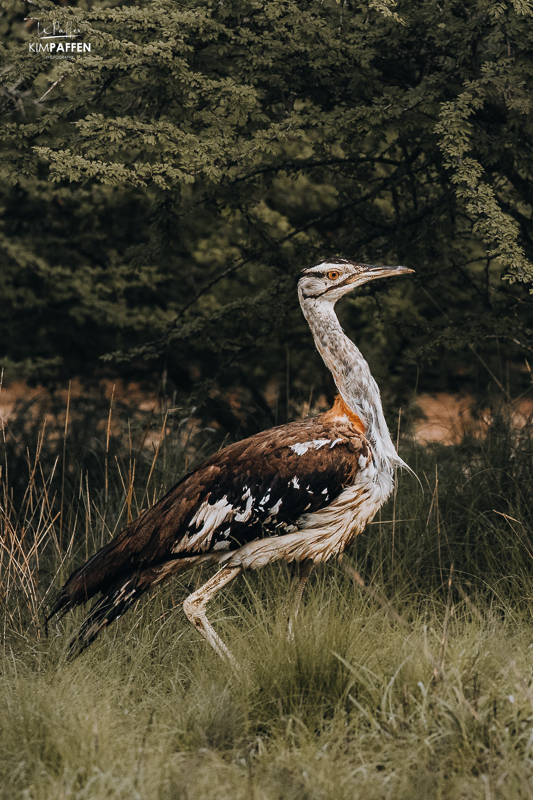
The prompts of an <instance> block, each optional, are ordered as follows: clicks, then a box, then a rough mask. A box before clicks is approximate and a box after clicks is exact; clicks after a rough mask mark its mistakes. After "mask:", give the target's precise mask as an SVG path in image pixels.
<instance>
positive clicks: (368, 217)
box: [0, 0, 533, 408]
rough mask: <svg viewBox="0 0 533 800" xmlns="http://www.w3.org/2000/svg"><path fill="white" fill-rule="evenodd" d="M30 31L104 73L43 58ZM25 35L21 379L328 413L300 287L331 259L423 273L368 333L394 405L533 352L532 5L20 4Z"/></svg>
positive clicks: (9, 291)
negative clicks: (60, 39)
mask: <svg viewBox="0 0 533 800" xmlns="http://www.w3.org/2000/svg"><path fill="white" fill-rule="evenodd" d="M30 16H31V17H35V18H38V19H39V25H40V29H42V28H43V27H46V25H51V24H52V23H53V21H56V22H58V23H59V24H61V25H62V26H63V27H65V26H66V25H67V24H68V23H71V24H72V23H73V22H75V24H76V26H77V27H78V28H79V29H80V30H81V31H82V37H83V41H85V42H90V43H91V52H90V53H83V54H79V55H78V54H77V55H76V56H75V57H74V58H72V59H70V60H67V59H50V58H46V56H45V55H43V54H36V53H30V52H29V44H30V43H31V42H36V41H38V39H37V27H36V23H31V22H24V18H25V17H30ZM2 28H3V51H2V57H3V67H2V70H3V77H4V93H3V101H2V102H3V112H4V124H3V128H2V152H3V158H2V164H1V171H2V178H3V180H2V188H1V189H0V192H1V194H2V200H1V205H2V211H1V227H0V249H1V250H2V254H3V261H4V266H3V268H2V272H1V274H0V281H1V284H2V286H1V295H2V298H3V301H2V312H1V319H0V334H1V336H0V339H1V342H2V344H1V346H0V356H1V357H2V360H3V363H4V364H5V365H7V366H8V367H10V368H11V370H12V372H11V374H16V372H17V370H18V371H19V372H20V371H21V370H26V371H27V372H28V371H29V372H30V373H32V374H34V375H36V376H40V377H42V376H43V375H46V374H48V375H56V376H63V375H70V374H72V373H73V372H77V373H80V372H84V371H85V372H87V373H94V372H95V371H97V370H98V369H99V368H100V369H101V366H100V367H98V365H99V364H101V363H102V362H101V359H100V357H102V356H104V357H106V358H108V359H109V358H113V359H114V363H115V364H116V363H117V362H118V363H119V364H120V363H121V364H122V365H123V366H122V367H121V368H122V369H130V368H131V366H128V365H131V364H132V363H133V364H135V365H136V366H138V365H139V364H141V363H146V364H148V365H151V368H152V367H153V368H154V369H157V370H166V372H167V374H168V375H169V377H170V378H171V379H172V381H173V383H174V385H175V386H176V387H177V388H178V390H179V391H181V392H182V393H183V395H187V396H191V393H193V394H194V392H195V390H197V391H196V394H197V395H198V396H202V397H204V398H205V397H207V396H208V395H209V392H208V391H207V389H210V390H211V395H212V394H213V392H214V391H215V390H216V389H223V390H224V391H226V392H227V391H228V390H232V389H234V388H235V387H240V388H242V387H245V388H246V390H247V392H248V399H252V400H253V402H254V403H256V404H257V405H259V406H263V407H265V408H266V405H267V404H266V402H265V397H266V395H267V391H268V388H269V386H270V387H272V386H273V385H276V386H280V385H283V384H284V382H285V381H286V380H287V375H289V380H290V382H291V392H293V393H294V392H296V393H298V392H299V393H300V396H301V397H304V395H307V396H308V394H309V391H310V388H311V387H314V388H315V389H316V390H318V389H320V388H321V383H320V379H319V378H317V374H316V367H317V365H318V357H316V356H313V355H312V342H311V340H310V337H309V335H308V333H307V330H306V327H305V323H304V322H303V320H302V319H301V317H300V316H299V314H298V313H297V312H296V300H295V275H296V274H297V272H298V271H299V270H300V269H302V268H303V267H305V266H307V265H309V264H311V263H314V262H315V261H316V260H317V259H318V258H321V257H323V256H326V255H328V254H329V255H331V254H340V255H344V256H350V257H356V258H361V259H364V260H369V261H372V262H387V263H404V264H407V265H409V266H411V267H413V268H414V269H415V270H416V273H417V276H416V279H415V281H414V282H413V281H411V282H410V283H409V282H407V281H404V282H403V283H400V282H390V283H387V282H376V283H373V284H370V285H369V286H368V287H367V288H366V289H364V290H363V291H362V292H360V294H359V295H358V296H357V297H353V298H352V299H351V301H349V302H347V303H346V304H345V308H344V311H343V315H344V317H343V318H344V323H345V325H347V326H348V327H349V330H350V332H351V333H352V334H354V335H355V336H356V338H358V340H359V341H362V342H363V347H364V348H365V352H367V353H368V354H369V358H370V361H371V366H372V367H373V369H374V370H375V372H376V373H377V374H378V378H380V377H381V379H382V383H384V388H385V390H386V393H387V392H388V393H389V394H393V393H395V392H403V391H405V388H406V386H407V385H410V387H411V388H412V386H413V384H414V381H415V369H414V366H413V367H412V368H409V367H408V365H409V364H412V365H413V364H417V363H418V364H422V362H423V361H424V359H425V360H426V361H427V360H428V359H431V358H434V357H435V356H436V355H441V356H442V353H443V348H446V349H447V350H448V351H454V350H455V351H457V350H458V351H460V352H461V353H462V355H461V358H462V359H463V361H464V362H465V363H467V364H468V363H474V362H473V361H472V360H473V359H474V355H473V353H474V354H475V355H476V356H477V357H479V358H480V359H481V360H482V362H483V363H485V364H487V363H489V364H491V365H492V366H490V368H489V369H490V371H492V372H493V373H494V369H495V367H494V363H493V362H494V354H495V353H496V352H497V344H498V343H499V345H500V346H501V348H502V350H501V352H502V353H503V356H504V357H505V358H514V359H515V360H516V358H517V356H518V354H520V353H521V354H522V355H523V354H526V355H530V354H531V353H532V352H533V324H532V322H531V298H530V295H529V285H530V284H531V283H532V282H533V223H532V219H531V216H532V206H533V198H532V190H531V186H532V185H533V184H532V177H533V147H532V144H533V142H532V134H533V129H532V114H531V103H532V101H531V97H532V72H533V59H532V56H531V53H532V52H533V3H531V2H530V1H529V0H508V1H506V2H501V3H493V2H488V0H466V2H464V1H463V0H461V2H459V0H439V2H437V0H429V1H428V0H425V1H424V2H420V0H419V1H418V2H407V1H406V0H399V2H398V3H397V4H394V3H393V2H392V0H370V1H369V0H361V1H360V2H356V0H343V1H342V2H337V1H336V0H321V2H318V1H317V0H314V1H311V0H308V1H307V2H293V0H268V1H266V0H261V1H260V0H222V2H213V1H212V0H204V2H191V1H190V0H182V2H180V3H179V4H178V3H176V2H174V0H149V1H148V0H141V2H139V3H138V4H137V5H131V4H128V3H125V4H122V5H114V4H109V3H91V4H85V3H81V2H80V3H79V4H78V5H77V6H76V7H64V6H56V5H55V4H53V3H51V2H46V0H42V1H41V0H38V2H32V3H31V4H28V5H25V4H24V3H22V2H19V0H16V1H15V2H13V3H12V5H11V6H9V7H8V10H6V11H5V12H4V14H3V17H2ZM467 345H469V346H470V349H469V350H466V351H465V349H464V348H465V347H466V346H467ZM438 366H439V369H442V368H443V367H444V368H445V369H444V373H445V374H447V375H448V376H449V375H450V374H451V373H452V372H453V369H454V361H453V357H450V356H448V357H446V358H444V359H442V358H441V361H440V363H439V365H438ZM406 367H407V369H406ZM423 374H425V375H426V383H427V385H428V386H429V385H430V383H431V380H433V381H435V380H436V375H437V368H436V367H434V368H424V373H423ZM406 376H407V377H406ZM385 377H386V378H387V379H386V380H384V379H385ZM433 385H435V383H433ZM306 399H307V397H306Z"/></svg>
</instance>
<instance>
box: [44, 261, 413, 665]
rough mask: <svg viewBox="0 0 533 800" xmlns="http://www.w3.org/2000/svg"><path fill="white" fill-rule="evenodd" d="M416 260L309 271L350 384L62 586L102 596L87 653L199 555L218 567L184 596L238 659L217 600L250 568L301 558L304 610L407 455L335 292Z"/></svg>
mask: <svg viewBox="0 0 533 800" xmlns="http://www.w3.org/2000/svg"><path fill="white" fill-rule="evenodd" d="M410 272H414V270H412V269H410V268H408V267H404V266H395V267H389V266H378V265H372V264H362V263H359V262H358V261H353V260H350V259H346V258H339V257H329V258H326V259H325V260H323V261H321V262H320V263H318V264H316V265H315V266H312V267H308V268H306V269H304V270H303V271H302V272H301V273H300V277H299V280H298V297H299V301H300V306H301V309H302V312H303V315H304V317H305V319H306V320H307V323H308V324H309V327H310V329H311V333H312V335H313V338H314V341H315V345H316V348H317V350H318V352H319V354H320V355H321V357H322V359H323V361H324V363H325V365H326V366H327V367H328V369H329V370H330V372H331V374H332V376H333V380H334V382H335V384H336V387H337V391H338V394H337V396H336V397H335V401H334V403H333V405H332V407H331V408H330V409H329V410H328V411H326V412H324V413H322V414H319V415H318V416H315V417H312V418H306V419H302V420H299V421H296V422H291V423H288V424H285V425H280V426H278V427H274V428H270V429H268V430H265V431H262V432H260V433H256V434H255V435H253V436H250V437H249V438H247V439H244V440H242V441H239V442H236V443H234V444H231V445H229V446H227V447H225V448H223V449H222V450H220V451H219V452H217V453H215V454H214V455H212V456H211V457H209V458H207V460H206V461H204V462H203V463H202V464H200V466H198V467H197V468H196V469H194V470H192V471H191V472H189V473H188V474H187V475H185V477H183V478H182V479H181V480H180V481H179V482H178V483H177V484H176V485H175V486H174V487H173V488H172V489H170V491H169V492H168V493H167V494H166V495H165V496H164V497H163V498H162V499H161V500H159V501H158V502H157V503H155V505H153V506H152V507H151V508H150V509H148V510H147V511H145V512H144V513H142V514H141V515H140V516H139V517H138V518H137V519H136V520H134V521H133V522H131V523H130V524H129V525H127V527H126V528H124V529H123V530H122V531H121V532H120V533H119V534H118V535H117V536H116V537H115V538H114V539H112V540H111V541H110V542H109V543H107V544H106V545H105V546H103V547H102V548H101V549H100V550H99V551H98V552H97V553H96V554H95V555H93V556H92V557H91V558H89V559H88V560H87V561H86V562H85V563H84V564H83V565H82V566H81V567H79V568H78V569H77V570H75V571H74V572H73V573H72V574H71V575H70V577H69V578H68V580H67V581H66V582H65V584H64V586H63V587H62V588H61V589H60V590H59V592H58V593H57V595H56V597H55V598H54V601H53V603H52V607H51V610H50V612H49V614H48V615H47V617H46V624H48V622H49V621H50V619H51V618H52V617H54V616H55V615H56V614H58V615H60V617H62V616H63V615H64V614H66V613H67V611H68V610H69V609H71V608H73V607H75V606H78V605H82V604H85V603H87V602H88V601H90V600H93V599H94V603H93V605H92V607H91V608H90V611H89V613H88V615H87V616H86V618H85V620H84V622H83V623H82V625H81V627H80V628H79V630H78V632H77V633H76V634H75V636H74V638H73V639H72V640H71V642H70V651H69V652H70V654H71V656H75V655H79V653H81V652H82V651H83V650H85V648H86V647H88V646H89V645H90V644H91V642H93V641H94V640H95V639H96V637H97V636H98V634H99V633H100V631H101V630H102V629H104V628H106V627H107V626H108V625H110V624H111V623H112V622H114V621H115V620H117V619H118V618H119V617H121V616H122V615H123V614H124V613H125V612H126V611H127V610H128V609H129V608H130V607H131V606H132V605H133V604H134V603H135V602H136V601H137V600H138V599H139V598H140V597H141V596H142V595H144V594H145V593H146V592H148V591H150V590H153V589H155V588H156V587H158V586H160V585H161V584H162V583H163V582H165V581H167V580H168V579H169V578H170V577H171V576H173V575H176V574H178V573H180V572H182V571H184V570H190V569H192V568H194V567H199V566H202V567H207V566H209V567H218V571H216V572H215V574H214V575H213V576H212V577H211V578H210V579H209V580H207V581H206V582H205V583H204V584H203V585H202V586H200V588H198V589H197V590H196V591H194V592H192V594H190V595H189V596H188V597H187V598H186V599H185V600H184V601H183V610H184V612H185V614H186V616H187V617H188V619H189V620H190V622H191V623H192V624H193V625H194V627H195V628H196V629H197V630H198V631H199V632H200V633H201V634H202V635H203V636H204V637H205V639H206V640H207V641H208V643H209V644H210V645H211V646H212V648H213V649H214V650H215V652H216V653H218V655H219V656H221V657H222V658H223V659H227V660H229V661H230V662H231V663H232V664H234V663H235V660H234V658H233V655H232V653H231V652H230V650H229V649H228V647H227V646H226V644H225V643H224V642H223V641H222V639H221V638H220V636H219V635H218V634H217V632H216V631H215V630H214V628H213V627H212V626H211V624H210V623H209V621H208V619H207V615H206V606H207V604H208V602H209V601H210V600H211V599H212V598H213V597H214V596H215V595H216V594H217V592H219V591H220V590H221V589H222V588H223V587H224V586H227V585H228V584H229V583H230V582H231V581H233V580H234V579H235V578H236V577H237V576H238V575H240V574H241V573H242V572H243V571H245V570H254V569H259V568H261V567H264V566H265V565H267V564H270V563H272V562H276V561H284V562H287V563H288V564H291V565H293V567H296V573H297V574H296V576H295V580H297V586H296V591H295V598H294V608H293V613H292V617H291V622H290V625H292V620H294V619H296V615H297V614H298V609H299V606H300V601H301V597H302V593H303V589H304V587H305V585H306V582H307V580H308V578H309V575H310V574H311V572H312V570H313V569H314V568H315V567H316V566H317V565H319V564H321V563H323V562H325V561H327V560H328V559H330V558H332V557H338V558H340V557H341V556H342V554H343V552H344V550H345V549H346V547H347V546H348V545H349V544H350V543H351V542H352V541H353V540H354V538H355V537H356V536H357V535H358V534H360V533H361V532H362V531H363V530H364V529H365V528H366V526H367V525H368V523H369V522H371V520H372V519H373V517H374V516H375V514H376V513H377V511H378V510H379V509H380V507H381V506H382V505H383V503H384V502H385V501H386V499H387V498H388V497H389V495H390V494H391V492H392V489H393V484H394V472H395V468H397V467H404V468H407V469H408V470H409V471H411V470H410V468H409V467H408V465H407V464H405V462H404V461H403V460H402V459H401V458H400V457H399V455H398V454H397V452H396V449H395V447H394V444H393V442H392V439H391V436H390V433H389V430H388V428H387V423H386V421H385V417H384V414H383V408H382V404H381V398H380V392H379V388H378V385H377V383H376V381H375V380H374V378H373V376H372V374H371V372H370V368H369V365H368V363H367V362H366V360H365V359H364V357H363V355H362V353H361V352H360V350H359V349H358V348H357V347H356V345H355V344H354V343H353V342H352V341H351V339H349V338H348V336H347V335H346V334H345V333H344V331H343V329H342V327H341V325H340V323H339V321H338V318H337V315H336V313H335V304H336V302H337V301H338V300H340V298H342V297H343V296H344V295H346V294H348V293H349V292H351V291H352V290H353V289H355V288H356V287H358V286H361V285H363V284H365V283H367V282H368V281H373V280H376V279H379V278H384V277H391V276H397V275H402V274H405V273H410Z"/></svg>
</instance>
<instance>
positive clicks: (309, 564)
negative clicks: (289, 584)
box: [287, 559, 315, 640]
mask: <svg viewBox="0 0 533 800" xmlns="http://www.w3.org/2000/svg"><path fill="white" fill-rule="evenodd" d="M314 568H315V565H314V562H313V561H311V559H308V560H307V561H303V562H300V563H299V564H298V565H297V567H296V573H295V575H294V578H293V586H294V584H295V583H296V581H298V585H297V587H296V593H295V595H294V599H293V601H292V610H291V613H290V615H289V628H288V631H287V638H288V639H289V640H291V639H292V638H293V637H294V633H293V624H294V622H295V620H296V617H297V616H298V611H299V610H300V603H301V600H302V595H303V593H304V589H305V585H306V583H307V581H308V580H309V576H310V574H311V573H312V571H313V569H314Z"/></svg>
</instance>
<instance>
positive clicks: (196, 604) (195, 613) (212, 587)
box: [183, 567, 242, 667]
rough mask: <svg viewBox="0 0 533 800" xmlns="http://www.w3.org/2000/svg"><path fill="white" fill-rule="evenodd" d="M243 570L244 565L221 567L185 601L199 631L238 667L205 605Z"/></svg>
mask: <svg viewBox="0 0 533 800" xmlns="http://www.w3.org/2000/svg"><path fill="white" fill-rule="evenodd" d="M241 572H242V567H234V568H232V569H221V570H220V571H219V572H217V574H216V575H213V577H212V578H211V579H210V580H208V581H207V583H204V585H203V586H200V588H199V589H197V590H196V591H195V592H193V593H192V594H190V595H189V596H188V597H187V598H186V599H185V600H184V601H183V610H184V611H185V614H186V615H187V618H188V619H189V621H190V622H192V624H193V625H194V627H195V628H196V630H197V631H200V633H201V634H202V636H205V638H206V639H207V641H208V642H209V644H210V645H211V647H212V648H213V650H214V651H215V652H216V653H218V655H219V656H220V657H221V658H225V659H227V660H228V661H229V662H230V664H231V665H232V667H236V666H237V663H236V661H235V659H234V657H233V655H232V654H231V653H230V651H229V650H228V648H227V647H226V645H225V644H224V642H223V641H222V639H221V638H220V636H219V635H218V634H217V633H216V632H215V630H214V629H213V628H212V627H211V625H210V624H209V622H208V620H207V616H206V613H205V607H206V605H207V604H208V602H209V601H210V600H211V598H213V597H214V596H215V595H216V593H217V592H218V591H219V589H222V587H223V586H225V585H226V584H227V583H229V582H230V581H232V580H233V579H234V578H236V577H237V575H239V574H240V573H241Z"/></svg>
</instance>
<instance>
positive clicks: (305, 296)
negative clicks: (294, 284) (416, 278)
mask: <svg viewBox="0 0 533 800" xmlns="http://www.w3.org/2000/svg"><path fill="white" fill-rule="evenodd" d="M407 272H414V269H409V267H380V266H376V265H375V264H359V263H358V262H357V261H349V260H348V259H345V258H330V259H328V260H327V261H322V262H321V263H320V264H317V265H316V266H315V267H309V268H308V269H304V270H303V271H302V273H301V276H300V280H299V281H298V296H299V298H300V303H302V304H303V302H304V301H305V300H309V299H316V300H325V301H329V302H332V303H336V302H337V300H339V299H340V298H341V297H342V296H343V295H345V294H347V292H351V291H352V289H355V287H356V286H361V285H362V284H363V283H366V282H367V281H373V280H376V278H386V277H388V276H391V275H404V274H405V273H407Z"/></svg>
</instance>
